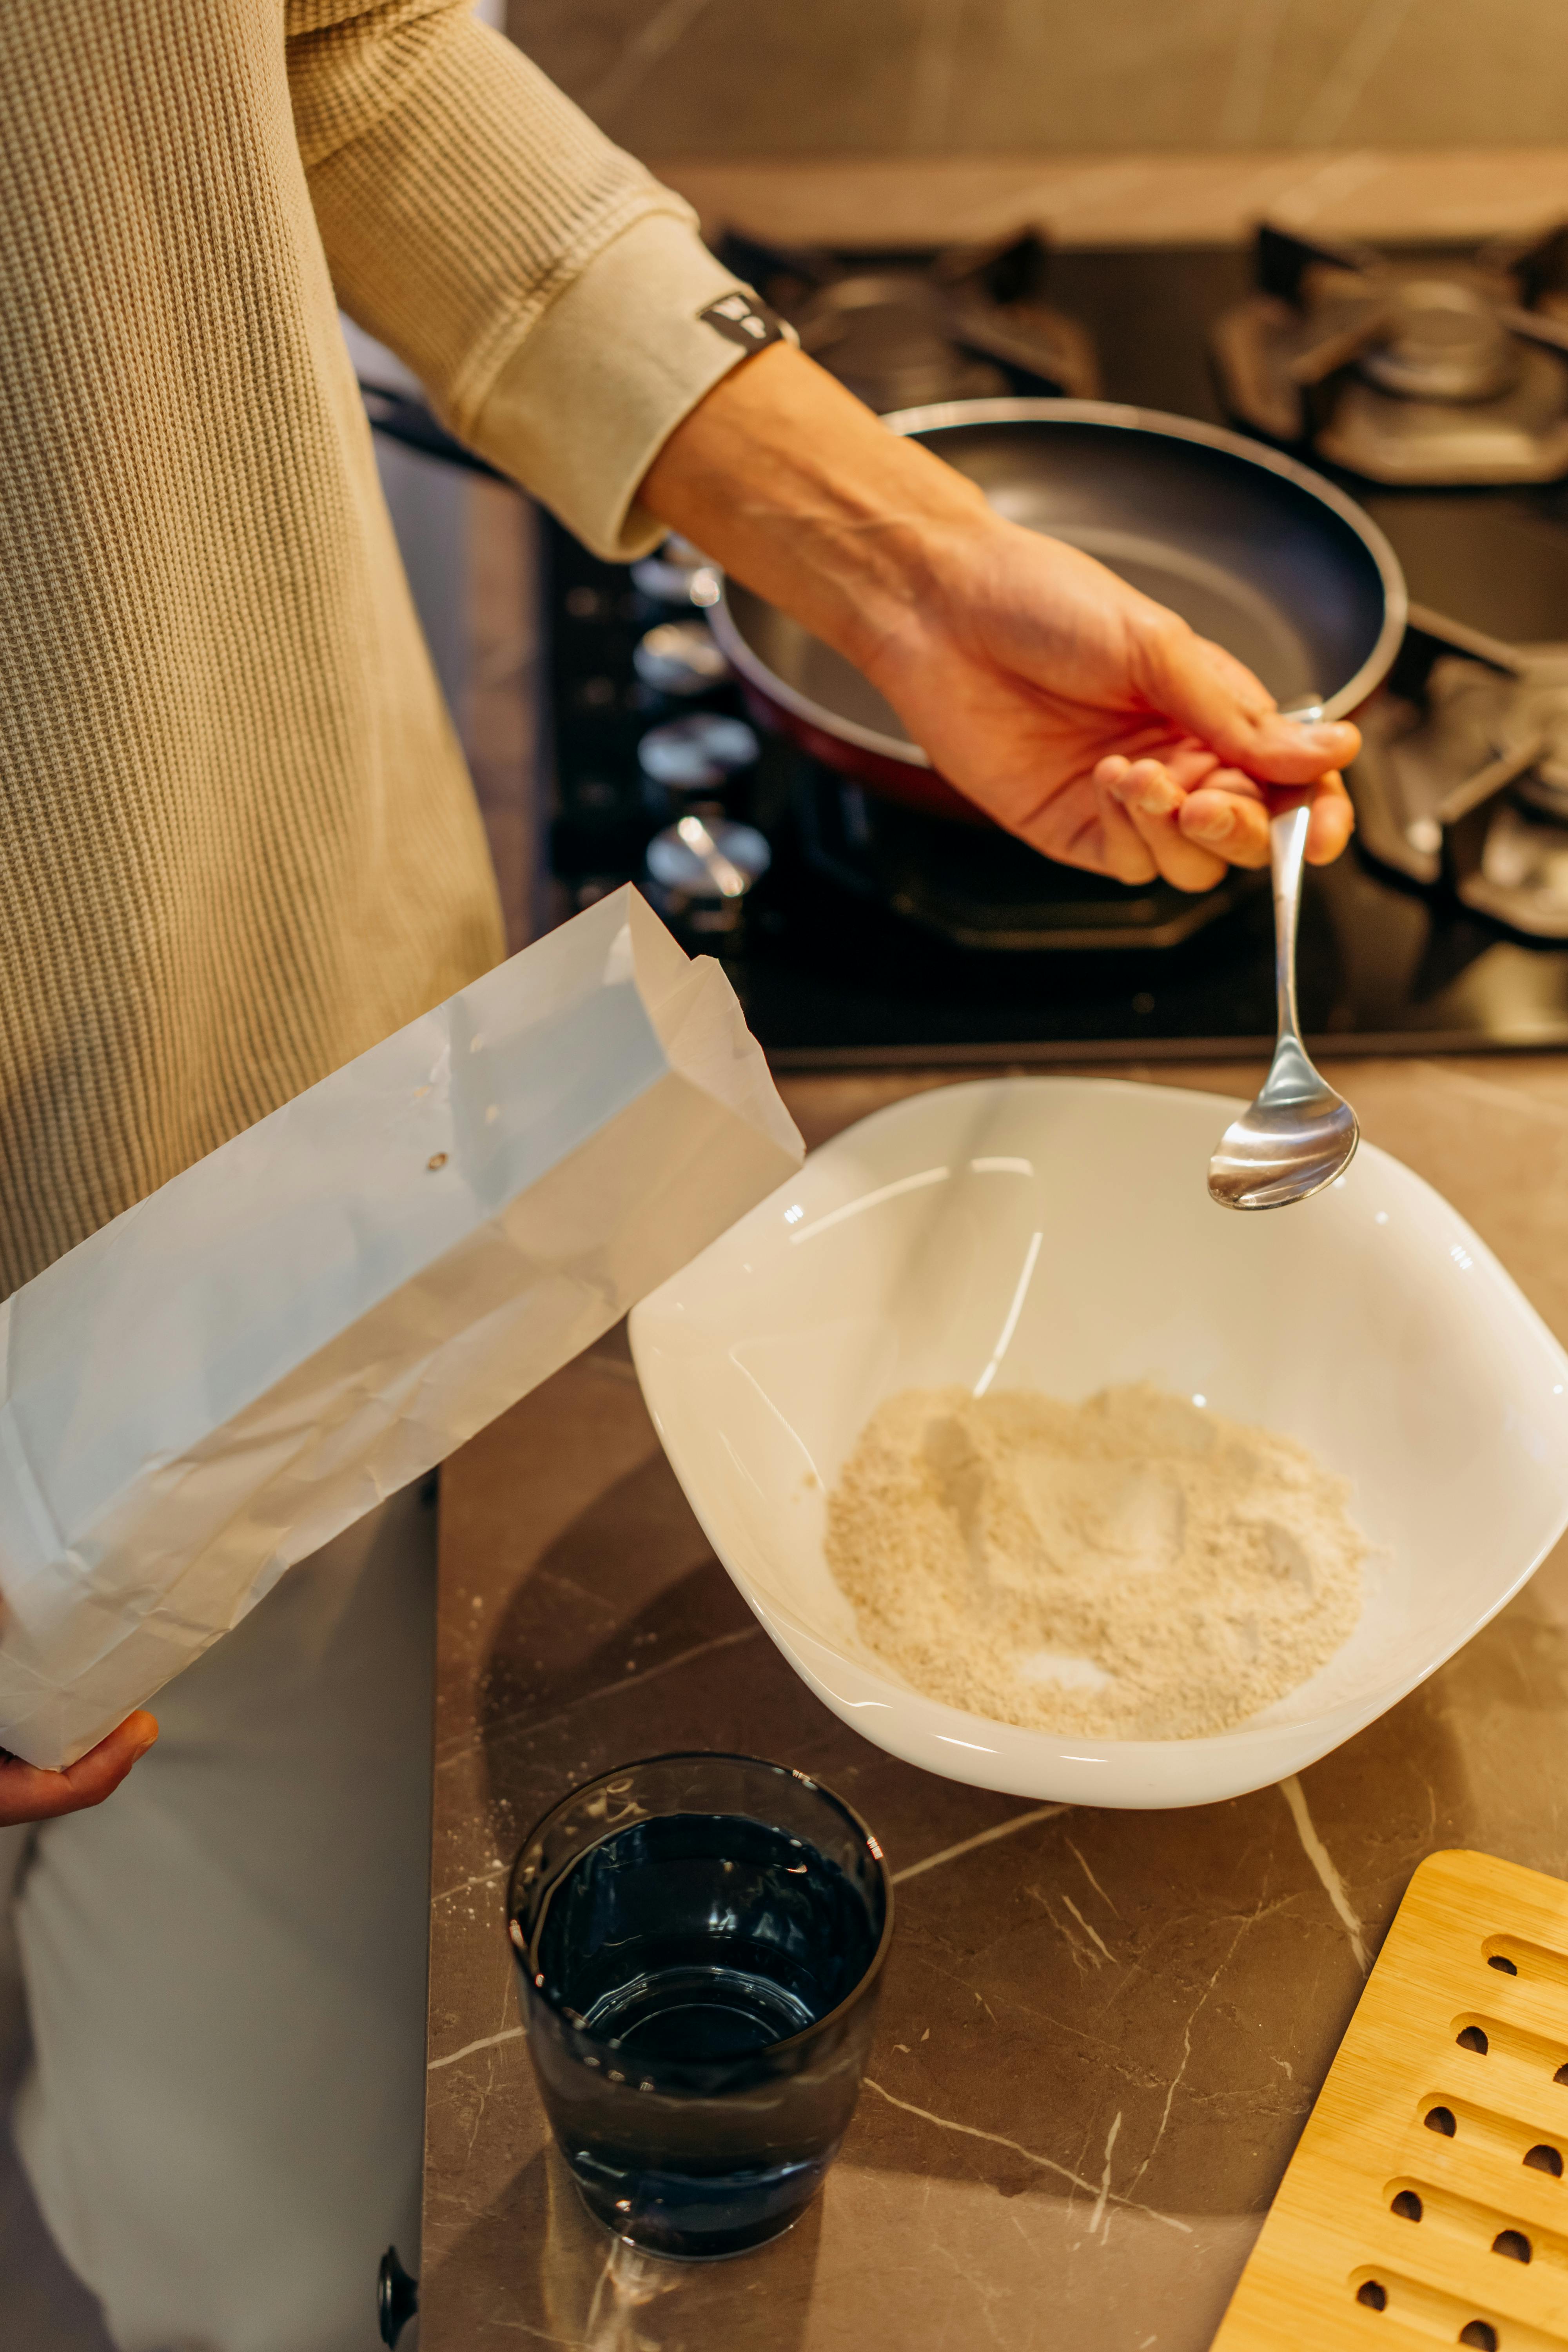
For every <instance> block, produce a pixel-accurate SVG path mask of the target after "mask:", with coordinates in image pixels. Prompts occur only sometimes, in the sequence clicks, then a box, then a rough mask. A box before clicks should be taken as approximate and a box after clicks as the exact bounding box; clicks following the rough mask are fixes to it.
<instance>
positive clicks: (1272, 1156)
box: [1209, 709, 1361, 1209]
mask: <svg viewBox="0 0 1568 2352" xmlns="http://www.w3.org/2000/svg"><path fill="white" fill-rule="evenodd" d="M1290 715H1291V717H1292V718H1298V719H1301V720H1302V721H1303V723H1305V724H1310V723H1311V722H1312V721H1313V720H1315V719H1320V718H1321V716H1322V713H1321V709H1311V710H1300V711H1293V712H1292V713H1291V714H1290ZM1310 816H1311V804H1310V802H1309V801H1300V802H1298V803H1297V804H1296V806H1295V807H1294V808H1289V809H1282V810H1281V811H1280V813H1279V815H1278V816H1277V817H1274V818H1272V819H1271V820H1270V823H1269V826H1268V845H1269V851H1270V857H1271V862H1272V865H1273V868H1274V985H1275V992H1276V996H1277V1000H1278V1003H1279V1044H1278V1045H1276V1046H1275V1048H1274V1059H1273V1061H1272V1062H1271V1063H1270V1064H1269V1066H1268V1077H1267V1078H1266V1079H1265V1080H1264V1084H1263V1091H1262V1093H1261V1094H1260V1095H1259V1096H1258V1100H1257V1101H1256V1102H1255V1103H1254V1104H1253V1105H1252V1107H1251V1108H1250V1109H1249V1110H1245V1111H1243V1113H1242V1115H1241V1117H1240V1118H1237V1119H1233V1120H1232V1121H1231V1123H1230V1125H1229V1126H1228V1127H1227V1128H1226V1131H1225V1133H1224V1134H1223V1135H1222V1136H1221V1137H1220V1139H1219V1142H1218V1143H1217V1145H1216V1146H1215V1153H1214V1157H1213V1159H1212V1160H1210V1161H1209V1193H1210V1197H1211V1198H1212V1199H1214V1200H1215V1201H1217V1202H1219V1203H1220V1206H1221V1207H1222V1208H1226V1209H1283V1208H1288V1207H1289V1204H1290V1202H1292V1201H1305V1200H1307V1199H1309V1198H1310V1195H1311V1194H1312V1193H1314V1192H1321V1191H1322V1189H1323V1187H1324V1185H1325V1184H1331V1183H1332V1182H1333V1181H1334V1178H1335V1177H1336V1176H1337V1175H1339V1173H1340V1172H1341V1171H1342V1169H1344V1168H1348V1167H1349V1165H1350V1163H1351V1160H1352V1158H1353V1157H1354V1154H1355V1148H1356V1145H1357V1144H1358V1143H1359V1142H1360V1140H1361V1129H1359V1128H1358V1127H1357V1125H1356V1116H1355V1113H1354V1111H1353V1110H1352V1108H1351V1107H1350V1105H1349V1103H1348V1102H1346V1101H1345V1100H1344V1099H1343V1098H1342V1097H1341V1096H1339V1095H1337V1094H1335V1092H1334V1090H1333V1088H1332V1087H1331V1086H1328V1085H1327V1084H1325V1082H1324V1081H1323V1079H1322V1078H1321V1077H1320V1076H1318V1073H1317V1071H1316V1070H1315V1069H1314V1068H1313V1067H1312V1064H1311V1060H1310V1056H1309V1055H1308V1052H1307V1049H1306V1047H1305V1045H1302V1043H1301V1030H1300V1021H1299V1019H1298V1016H1297V1012H1296V922H1297V917H1298V915H1299V913H1300V905H1301V868H1302V866H1303V865H1304V864H1305V862H1306V856H1307V826H1308V823H1309V821H1310Z"/></svg>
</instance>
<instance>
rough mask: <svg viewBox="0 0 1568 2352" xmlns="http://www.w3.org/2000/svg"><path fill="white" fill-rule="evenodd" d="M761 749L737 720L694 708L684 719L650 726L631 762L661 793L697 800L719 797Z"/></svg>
mask: <svg viewBox="0 0 1568 2352" xmlns="http://www.w3.org/2000/svg"><path fill="white" fill-rule="evenodd" d="M761 750H762V746H761V744H760V743H759V742H758V741H757V739H756V737H755V735H753V734H752V730H751V729H750V728H749V727H748V726H747V724H746V722H745V720H744V719H726V718H725V717H724V716H723V715H722V713H721V712H720V711H717V710H694V711H693V712H692V713H691V715H690V717H689V718H687V719H670V720H669V722H668V725H666V726H663V727H650V728H649V729H648V731H647V734H646V735H645V736H644V737H643V739H642V741H641V742H640V743H639V744H638V745H637V760H638V762H639V764H640V766H641V768H642V772H643V774H644V775H645V776H646V777H647V780H648V782H649V783H651V784H659V785H662V786H663V788H664V790H665V791H666V792H667V793H686V794H689V795H693V796H698V797H700V796H701V795H703V794H706V793H721V792H722V791H723V789H724V787H725V785H726V784H727V783H729V782H730V781H731V777H734V776H738V775H739V774H740V773H741V772H742V770H743V769H746V768H749V767H750V766H751V765H752V761H754V760H756V759H757V757H758V756H759V754H760V752H761Z"/></svg>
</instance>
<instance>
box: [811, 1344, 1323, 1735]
mask: <svg viewBox="0 0 1568 2352" xmlns="http://www.w3.org/2000/svg"><path fill="white" fill-rule="evenodd" d="M1349 1492H1350V1490H1349V1488H1348V1486H1347V1485H1346V1483H1345V1481H1344V1480H1343V1479H1342V1478H1337V1477H1335V1476H1333V1475H1332V1474H1331V1472H1329V1471H1327V1470H1325V1469H1323V1468H1322V1467H1321V1465H1319V1464H1318V1463H1317V1462H1315V1461H1314V1460H1313V1459H1312V1456H1311V1455H1310V1454H1309V1453H1307V1451H1306V1450H1305V1448H1304V1447H1302V1446H1300V1445H1297V1444H1292V1442H1291V1441H1290V1440H1289V1438H1286V1437H1276V1436H1274V1435H1272V1434H1271V1433H1269V1432H1268V1430H1263V1429H1249V1428H1247V1427H1246V1426H1245V1425H1243V1424H1242V1423H1238V1422H1233V1421H1226V1420H1223V1419H1222V1418H1221V1417H1220V1415H1219V1414H1217V1413H1213V1412H1205V1411H1202V1410H1200V1409H1199V1408H1198V1407H1197V1406H1195V1405H1193V1404H1189V1403H1188V1402H1187V1401H1186V1399H1185V1398H1184V1397H1178V1396H1172V1395H1169V1394H1167V1393H1166V1391H1163V1389H1159V1388H1156V1387H1154V1386H1152V1384H1150V1383H1149V1382H1146V1381H1145V1382H1140V1383H1139V1384H1138V1385H1136V1386H1134V1387H1130V1388H1113V1389H1105V1390H1102V1391H1101V1392H1100V1395H1099V1396H1094V1397H1090V1398H1089V1401H1088V1402H1087V1403H1085V1404H1061V1403H1059V1402H1057V1401H1056V1400H1055V1399H1054V1398H1051V1397H1047V1396H1040V1395H1037V1394H1036V1393H1034V1392H1033V1391H1026V1390H1014V1391H1003V1392H1002V1393H1001V1394H1000V1395H996V1396H987V1397H984V1398H980V1399H975V1398H973V1397H972V1396H970V1394H969V1393H968V1391H966V1390H963V1389H910V1390H908V1391H905V1393H904V1394H903V1395H901V1396H896V1397H892V1398H889V1401H888V1402H887V1403H886V1404H883V1405H880V1406H879V1408H878V1410H877V1412H875V1413H873V1415H872V1416H871V1419H870V1421H869V1422H868V1423H867V1426H866V1428H865V1429H864V1431H863V1432H862V1433H861V1435H860V1439H859V1443H858V1444H857V1446H856V1448H855V1451H854V1453H853V1454H851V1455H850V1457H849V1460H848V1462H847V1464H846V1465H845V1468H844V1473H843V1475H842V1477H841V1478H840V1479H839V1481H838V1484H837V1486H836V1488H835V1489H834V1491H833V1493H832V1494H831V1495H830V1496H829V1497H828V1505H827V1560H828V1565H829V1567H830V1568H831V1569H832V1570H833V1572H834V1574H835V1576H836V1577H837V1580H838V1582H839V1584H840V1585H841V1586H842V1588H843V1590H844V1591H845V1592H846V1593H847V1596H848V1598H849V1600H850V1601H852V1602H853V1604H854V1608H855V1613H856V1617H857V1620H858V1624H859V1630H860V1634H861V1638H862V1639H863V1640H864V1641H865V1642H866V1643H867V1645H868V1647H869V1648H870V1649H871V1650H873V1651H874V1652H875V1653H876V1654H877V1655H878V1656H879V1657H880V1658H881V1659H882V1660H883V1661H884V1662H885V1663H886V1664H889V1666H891V1667H893V1668H895V1669H896V1670H897V1672H898V1673H900V1675H902V1676H903V1677H904V1679H905V1680H906V1681H907V1682H909V1683H910V1684H912V1685H913V1686H914V1687H915V1688H916V1689H917V1690H920V1691H922V1692H924V1693H925V1695H926V1696H928V1697H930V1698H936V1699H943V1700H945V1701H946V1702H947V1703H948V1705H949V1706H960V1707H966V1708H969V1709H970V1710H972V1711H973V1713H974V1714H976V1715H988V1716H992V1717H994V1718H996V1719H997V1720H998V1721H1000V1722H1003V1723H1017V1724H1024V1725H1026V1726H1030V1727H1033V1728H1035V1729H1037V1730H1048V1731H1066V1732H1078V1733H1086V1734H1089V1735H1090V1736H1095V1735H1099V1736H1101V1737H1109V1738H1130V1739H1174V1738H1194V1737H1196V1736H1198V1735H1201V1734H1203V1733H1205V1732H1215V1731H1226V1730H1228V1729H1230V1728H1231V1727H1233V1726H1234V1725H1236V1724H1238V1723H1241V1722H1243V1721H1245V1720H1246V1718H1247V1717H1248V1716H1250V1715H1254V1714H1256V1713H1257V1712H1258V1709H1259V1708H1260V1707H1265V1706H1269V1705H1270V1704H1271V1703H1272V1702H1273V1701H1274V1700H1275V1699H1278V1698H1280V1697H1282V1696H1284V1694H1285V1693H1286V1692H1287V1691H1289V1690H1293V1689H1295V1688H1296V1686H1297V1685H1299V1684H1300V1683H1303V1682H1305V1681H1306V1679H1307V1678H1308V1676H1309V1675H1312V1674H1314V1673H1315V1672H1316V1671H1317V1669H1318V1668H1319V1667H1320V1666H1321V1665H1322V1664H1324V1663H1325V1662H1326V1661H1327V1660H1328V1659H1329V1658H1330V1657H1331V1655H1332V1654H1333V1653H1334V1651H1335V1650H1337V1649H1338V1648H1339V1646H1340V1644H1341V1643H1342V1642H1343V1641H1344V1640H1345V1638H1346V1636H1347V1635H1348V1634H1349V1633H1351V1632H1352V1628H1353V1627H1354V1625H1355V1622H1356V1620H1357V1618H1358V1617H1359V1616H1360V1614H1361V1605H1362V1577H1361V1570H1362V1562H1363V1559H1365V1558H1366V1556H1367V1553H1368V1551H1369V1549H1370V1546H1369V1545H1368V1544H1367V1542H1366V1540H1365V1538H1364V1537H1363V1536H1362V1535H1361V1534H1360V1533H1359V1532H1358V1530H1357V1529H1356V1528H1355V1527H1354V1526H1353V1525H1352V1521H1351V1519H1350V1517H1349V1516H1348V1513H1347V1509H1346V1505H1347V1501H1348V1498H1349Z"/></svg>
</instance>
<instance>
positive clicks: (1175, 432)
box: [708, 394, 1409, 769]
mask: <svg viewBox="0 0 1568 2352" xmlns="http://www.w3.org/2000/svg"><path fill="white" fill-rule="evenodd" d="M880 421H881V423H882V424H883V425H886V426H887V427H888V430H889V432H891V433H898V434H903V435H913V434H917V433H942V432H948V431H951V430H952V429H953V428H954V427H958V426H963V425H1100V426H1104V427H1105V428H1107V429H1108V430H1111V431H1118V430H1120V431H1124V432H1137V433H1146V434H1150V435H1152V436H1155V437H1157V438H1160V439H1163V440H1167V441H1186V442H1195V443H1197V444H1198V445H1199V446H1202V447H1204V448H1208V449H1216V450H1218V451H1219V452H1220V453H1221V454H1222V455H1223V456H1226V457H1235V458H1237V459H1239V460H1240V462H1241V463H1243V464H1244V465H1248V466H1254V467H1258V470H1259V471H1260V472H1262V473H1267V474H1273V475H1275V476H1276V477H1277V478H1279V479H1280V480H1282V481H1288V482H1289V483H1290V484H1291V485H1292V486H1293V487H1294V488H1297V489H1299V490H1301V491H1303V492H1304V493H1305V494H1306V495H1307V496H1308V497H1309V498H1311V499H1316V500H1317V502H1318V503H1319V505H1321V506H1324V507H1327V508H1328V509H1329V511H1330V512H1331V514H1333V515H1335V516H1337V517H1338V519H1339V520H1340V521H1341V522H1342V523H1343V524H1344V525H1345V527H1346V528H1347V530H1350V531H1351V532H1352V534H1353V536H1354V537H1355V538H1356V539H1358V540H1359V541H1360V542H1361V544H1362V546H1363V548H1364V549H1365V551H1366V552H1367V554H1368V555H1369V556H1370V557H1371V558H1372V561H1373V565H1374V567H1375V568H1376V571H1377V573H1378V577H1379V578H1380V579H1381V581H1382V583H1383V599H1384V610H1383V626H1382V628H1381V629H1380V630H1379V632H1378V634H1377V637H1376V639H1375V640H1374V642H1373V647H1372V651H1371V652H1370V653H1369V654H1368V656H1367V657H1366V659H1365V660H1364V661H1363V663H1362V666H1361V667H1360V668H1359V669H1358V670H1357V671H1356V672H1355V673H1354V675H1353V676H1352V677H1350V678H1348V679H1347V680H1346V682H1345V683H1344V685H1342V686H1341V687H1338V688H1336V689H1335V690H1334V692H1333V693H1332V694H1331V695H1330V696H1329V697H1328V698H1327V699H1326V700H1325V702H1324V704H1323V715H1324V717H1325V718H1326V719H1342V718H1345V717H1347V716H1348V715H1349V714H1350V713H1351V712H1352V711H1353V710H1356V709H1360V707H1361V705H1362V704H1363V702H1365V701H1366V700H1367V699H1368V698H1369V697H1370V696H1371V695H1372V694H1373V692H1374V691H1375V690H1376V688H1378V687H1379V686H1381V685H1382V683H1383V681H1384V678H1385V677H1387V675H1388V672H1389V670H1390V668H1391V667H1393V663H1394V656H1395V654H1396V653H1397V652H1398V650H1399V646H1400V644H1401V641H1402V640H1403V638H1404V635H1405V625H1406V622H1407V619H1408V616H1409V593H1408V591H1407V589H1406V587H1405V574H1404V572H1403V570H1402V569H1401V567H1400V562H1399V558H1398V557H1397V556H1396V555H1395V553H1394V549H1393V547H1392V546H1391V544H1390V543H1389V541H1388V540H1387V539H1386V537H1385V536H1384V533H1383V531H1382V530H1380V529H1379V528H1378V526H1377V524H1376V523H1375V522H1374V521H1373V519H1372V517H1371V515H1369V514H1368V513H1367V511H1366V509H1365V508H1364V507H1363V506H1361V505H1360V504H1358V502H1357V501H1356V500H1355V499H1352V498H1351V497H1350V496H1349V494H1348V493H1347V492H1345V491H1343V490H1342V489H1340V488H1339V487H1338V486H1337V484H1335V483H1333V482H1331V481H1330V480H1329V479H1328V478H1327V477H1326V476H1325V475H1323V474H1320V473H1318V472H1317V471H1316V469H1315V468H1314V467H1310V466H1304V465H1302V464H1301V462H1300V459H1299V458H1297V457H1289V456H1287V454H1286V453H1285V451H1283V450H1282V449H1273V448H1270V447H1269V446H1268V443H1267V442H1261V441H1254V440H1250V439H1248V438H1247V436H1245V435H1243V434H1240V433H1232V432H1230V431H1229V430H1228V429H1227V428H1226V426H1225V425H1205V423H1203V421H1202V420H1201V419H1200V418H1198V417H1194V416H1176V415H1172V414H1170V413H1169V412H1168V411H1166V410H1164V409H1159V408H1138V407H1136V406H1134V405H1132V404H1131V403H1128V402H1122V401H1109V400H1067V399H1056V398H1045V397H1026V396H1024V395H1022V394H1018V395H1009V396H1005V397H998V398H995V399H991V400H945V401H933V402H931V403H930V404H928V405H926V406H924V407H920V408H897V409H893V410H891V411H890V412H889V414H888V415H885V416H884V417H882V419H881V420H880ZM715 568H716V569H717V567H715ZM761 601H763V602H764V603H765V602H766V599H765V598H764V599H762V600H761ZM708 618H709V623H710V626H711V628H712V630H713V634H714V635H715V636H716V637H717V639H718V641H719V645H720V648H721V651H722V652H723V654H724V655H725V656H726V658H727V659H728V661H729V662H730V664H731V667H733V668H734V669H736V670H738V671H739V672H740V674H741V676H742V678H744V679H745V680H746V681H747V683H748V684H749V685H751V686H752V687H754V688H755V689H756V691H757V692H758V693H759V694H761V695H762V696H763V697H764V698H766V699H767V700H769V701H771V702H773V703H775V704H777V705H778V706H779V707H780V708H782V709H784V710H787V711H788V712H789V713H790V715H791V716H792V717H793V718H795V719H802V720H804V721H805V723H806V724H807V725H808V726H811V727H814V728H816V729H817V730H819V731H821V732H822V733H824V734H827V735H832V736H834V737H836V738H837V740H839V741H840V742H844V743H852V744H854V745H855V746H856V747H857V748H858V750H860V751H870V752H874V753H877V754H879V756H880V757H881V758H883V759H885V760H892V761H898V762H899V763H900V765H902V766H905V767H910V768H927V769H929V768H930V767H931V760H930V758H929V756H928V755H927V753H926V752H925V751H922V750H921V747H920V745H919V744H918V743H911V742H910V741H909V740H907V739H906V738H905V737H903V736H900V735H886V734H884V733H883V732H882V731H881V730H880V729H879V728H876V727H867V726H865V725H863V724H862V722H861V721H860V720H859V719H846V718H841V717H840V716H839V715H838V713H837V711H833V710H830V709H828V708H827V706H826V703H820V702H816V701H815V700H814V699H813V698H812V697H811V696H810V695H808V694H805V693H803V692H802V691H801V689H800V688H798V687H795V686H791V685H790V684H789V682H788V680H787V679H785V678H782V677H779V676H778V675H777V673H776V672H775V671H773V670H772V669H770V668H769V667H768V665H767V664H766V662H764V661H763V658H762V656H760V655H759V654H758V653H756V652H755V650H754V649H753V648H752V645H751V644H750V642H749V640H748V639H747V638H746V636H745V635H744V634H743V633H742V629H741V627H740V625H739V623H738V622H737V621H736V619H735V616H734V614H733V613H732V612H731V609H730V583H729V579H728V577H727V575H726V574H725V573H724V572H722V571H721V572H719V596H718V600H717V602H716V603H715V604H712V605H711V606H710V609H709V614H708Z"/></svg>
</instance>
